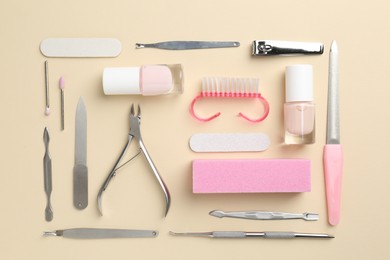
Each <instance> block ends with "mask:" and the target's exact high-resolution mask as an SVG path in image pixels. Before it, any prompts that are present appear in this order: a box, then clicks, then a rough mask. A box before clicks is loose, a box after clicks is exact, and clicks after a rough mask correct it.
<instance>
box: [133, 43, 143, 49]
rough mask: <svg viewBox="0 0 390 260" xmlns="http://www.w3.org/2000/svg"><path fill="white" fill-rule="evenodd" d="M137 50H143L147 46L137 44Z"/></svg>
mask: <svg viewBox="0 0 390 260" xmlns="http://www.w3.org/2000/svg"><path fill="white" fill-rule="evenodd" d="M135 48H136V49H143V48H145V44H143V43H136V44H135Z"/></svg>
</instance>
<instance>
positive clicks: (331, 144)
mask: <svg viewBox="0 0 390 260" xmlns="http://www.w3.org/2000/svg"><path fill="white" fill-rule="evenodd" d="M338 76H339V72H338V48H337V44H336V41H333V43H332V46H331V47H330V53H329V83H328V84H329V86H328V119H327V129H326V145H325V147H324V173H325V184H326V200H327V206H328V221H329V224H331V225H332V226H335V225H337V224H338V223H339V221H340V201H341V186H342V185H341V181H342V173H343V151H342V147H341V144H340V118H339V93H338V91H339V77H338Z"/></svg>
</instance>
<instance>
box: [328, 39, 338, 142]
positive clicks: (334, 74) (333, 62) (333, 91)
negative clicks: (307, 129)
mask: <svg viewBox="0 0 390 260" xmlns="http://www.w3.org/2000/svg"><path fill="white" fill-rule="evenodd" d="M338 63H339V59H338V48H337V44H336V42H335V41H333V43H332V46H331V48H330V53H329V82H328V118H327V128H326V143H327V144H339V143H340V116H339V65H338Z"/></svg>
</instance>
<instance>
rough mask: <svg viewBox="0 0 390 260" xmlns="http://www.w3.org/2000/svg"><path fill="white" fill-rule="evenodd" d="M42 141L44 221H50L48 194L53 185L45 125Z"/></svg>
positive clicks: (48, 138)
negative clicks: (43, 146) (43, 145)
mask: <svg viewBox="0 0 390 260" xmlns="http://www.w3.org/2000/svg"><path fill="white" fill-rule="evenodd" d="M43 141H44V143H45V155H44V157H43V174H44V175H43V178H44V186H45V193H46V199H47V202H46V209H45V219H46V221H52V220H53V210H52V208H51V203H50V196H51V192H52V190H53V187H52V176H51V158H50V153H49V142H50V136H49V132H48V130H47V127H45V130H44V131H43Z"/></svg>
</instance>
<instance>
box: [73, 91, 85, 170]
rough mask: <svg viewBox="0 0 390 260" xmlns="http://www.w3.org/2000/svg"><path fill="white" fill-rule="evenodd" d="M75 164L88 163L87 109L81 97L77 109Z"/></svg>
mask: <svg viewBox="0 0 390 260" xmlns="http://www.w3.org/2000/svg"><path fill="white" fill-rule="evenodd" d="M75 138H76V143H75V164H81V165H87V109H86V107H85V102H84V99H83V97H80V99H79V102H78V104H77V109H76V132H75Z"/></svg>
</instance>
